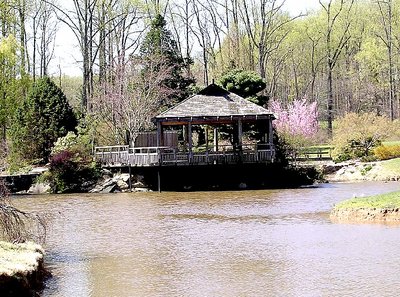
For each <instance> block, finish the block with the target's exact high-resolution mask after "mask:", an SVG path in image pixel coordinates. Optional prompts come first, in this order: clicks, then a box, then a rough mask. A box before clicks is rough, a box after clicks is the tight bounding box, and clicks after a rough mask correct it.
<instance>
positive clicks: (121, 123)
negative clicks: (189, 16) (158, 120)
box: [94, 56, 176, 143]
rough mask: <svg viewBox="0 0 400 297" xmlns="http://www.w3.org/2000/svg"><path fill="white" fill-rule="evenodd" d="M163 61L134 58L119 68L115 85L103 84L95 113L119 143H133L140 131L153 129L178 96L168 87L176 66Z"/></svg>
mask: <svg viewBox="0 0 400 297" xmlns="http://www.w3.org/2000/svg"><path fill="white" fill-rule="evenodd" d="M162 59H163V57H162V56H155V57H152V58H148V59H145V60H140V59H135V58H133V57H132V58H130V60H129V61H128V62H127V64H126V65H124V66H123V67H122V66H121V67H119V68H117V69H116V71H115V72H114V77H115V78H114V81H113V82H104V83H103V84H102V85H101V87H100V94H99V96H97V100H96V101H95V102H94V110H95V111H96V113H97V115H98V116H99V118H101V119H102V121H103V122H106V124H107V125H108V127H109V131H110V132H111V133H112V134H113V135H114V139H115V141H116V142H117V143H129V142H130V141H131V140H135V138H136V136H137V134H138V133H139V132H141V131H144V130H147V129H149V128H151V127H152V123H151V118H152V117H154V116H155V115H156V114H157V112H158V111H159V109H160V107H161V106H162V105H164V104H165V103H166V102H168V100H169V99H168V98H171V97H173V95H174V94H175V92H176V90H174V89H171V88H169V87H168V86H166V85H165V84H164V82H165V80H166V79H168V78H169V77H171V75H172V72H173V71H174V67H173V66H170V65H169V62H163V60H162ZM143 69H145V70H144V71H143Z"/></svg>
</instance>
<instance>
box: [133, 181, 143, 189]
mask: <svg viewBox="0 0 400 297" xmlns="http://www.w3.org/2000/svg"><path fill="white" fill-rule="evenodd" d="M132 187H134V188H146V185H145V184H144V183H142V182H140V181H138V182H136V183H134V184H132Z"/></svg>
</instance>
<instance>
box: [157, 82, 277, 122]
mask: <svg viewBox="0 0 400 297" xmlns="http://www.w3.org/2000/svg"><path fill="white" fill-rule="evenodd" d="M232 116H234V117H237V116H239V117H246V116H250V117H258V116H259V117H266V116H267V117H272V118H274V115H273V113H272V112H271V111H269V110H267V109H265V108H263V107H261V106H259V105H257V104H255V103H253V102H250V101H248V100H246V99H244V98H242V97H240V96H238V95H236V94H234V93H231V92H228V91H227V90H224V89H223V88H221V87H219V86H217V85H215V84H211V85H209V86H208V87H206V88H205V89H203V90H202V91H201V92H199V94H197V95H193V96H191V97H189V98H188V99H185V100H184V101H182V102H180V103H179V104H177V105H175V106H174V107H172V108H170V109H168V110H167V111H165V112H163V113H161V114H160V115H158V116H156V117H155V120H156V121H160V120H162V119H166V120H167V119H171V118H192V117H193V118H194V117H196V118H199V117H203V118H209V117H232Z"/></svg>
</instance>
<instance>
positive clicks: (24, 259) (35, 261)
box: [0, 241, 44, 276]
mask: <svg viewBox="0 0 400 297" xmlns="http://www.w3.org/2000/svg"><path fill="white" fill-rule="evenodd" d="M43 254H44V252H43V249H42V248H41V247H40V246H39V245H37V244H34V243H29V242H28V243H21V244H13V243H10V242H5V241H0V276H3V275H6V276H12V275H15V274H17V273H22V274H27V273H30V272H33V271H35V270H36V269H37V268H38V265H39V263H40V261H43Z"/></svg>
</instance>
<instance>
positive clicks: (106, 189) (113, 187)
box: [100, 184, 117, 194]
mask: <svg viewBox="0 0 400 297" xmlns="http://www.w3.org/2000/svg"><path fill="white" fill-rule="evenodd" d="M116 189H117V184H112V185H110V186H107V187H104V188H103V189H102V190H101V191H100V193H103V194H106V193H113V192H114V191H115V190H116Z"/></svg>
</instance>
